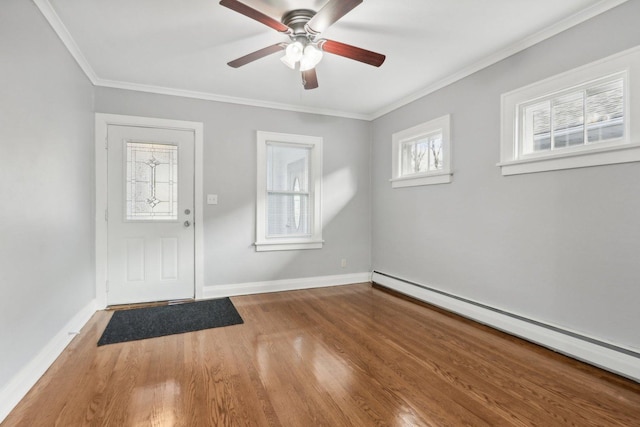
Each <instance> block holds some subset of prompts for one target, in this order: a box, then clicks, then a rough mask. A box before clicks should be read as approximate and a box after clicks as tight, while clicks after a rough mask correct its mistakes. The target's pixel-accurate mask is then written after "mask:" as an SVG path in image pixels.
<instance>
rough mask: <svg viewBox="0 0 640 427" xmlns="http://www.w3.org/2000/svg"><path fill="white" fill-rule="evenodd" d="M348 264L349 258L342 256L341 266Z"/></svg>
mask: <svg viewBox="0 0 640 427" xmlns="http://www.w3.org/2000/svg"><path fill="white" fill-rule="evenodd" d="M346 266H347V259H346V258H342V260H341V261H340V267H342V268H345V267H346Z"/></svg>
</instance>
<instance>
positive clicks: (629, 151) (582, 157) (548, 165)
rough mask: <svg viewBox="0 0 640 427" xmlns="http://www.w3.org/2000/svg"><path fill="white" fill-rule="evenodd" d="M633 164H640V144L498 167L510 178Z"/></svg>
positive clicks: (502, 164) (530, 160)
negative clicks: (564, 170) (555, 171)
mask: <svg viewBox="0 0 640 427" xmlns="http://www.w3.org/2000/svg"><path fill="white" fill-rule="evenodd" d="M631 162H640V144H631V145H623V146H615V147H610V148H606V149H599V150H596V149H593V150H588V151H587V150H585V151H579V152H574V153H572V154H571V155H567V156H560V155H559V156H549V157H545V158H534V159H526V160H514V161H511V162H501V163H498V164H497V166H499V167H500V168H501V170H502V175H504V176H508V175H519V174H525V173H535V172H545V171H554V170H561V169H575V168H585V167H590V166H601V165H614V164H619V163H631Z"/></svg>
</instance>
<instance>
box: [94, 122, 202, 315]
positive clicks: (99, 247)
mask: <svg viewBox="0 0 640 427" xmlns="http://www.w3.org/2000/svg"><path fill="white" fill-rule="evenodd" d="M109 125H120V126H137V127H149V128H162V129H174V130H186V131H191V132H193V134H194V141H195V147H194V149H195V150H194V154H195V155H194V158H195V164H194V174H195V182H194V195H193V196H194V203H195V205H194V208H195V211H194V217H193V225H194V233H195V236H194V237H195V248H194V250H195V252H194V254H195V256H194V258H195V265H194V268H195V270H194V271H195V275H194V276H195V277H194V280H195V283H194V286H195V289H194V295H195V298H196V299H202V296H203V289H204V232H203V228H204V227H203V225H204V220H203V218H204V215H203V214H204V206H203V201H204V199H203V197H204V191H203V170H202V154H203V141H204V138H203V129H204V126H203V124H202V123H201V122H187V121H182V120H168V119H157V118H150V117H139V116H123V115H118V114H103V113H96V123H95V162H96V164H95V167H96V218H95V220H96V236H95V237H96V248H95V250H96V253H95V262H96V302H97V304H98V307H99V308H105V307H106V306H107V277H108V276H107V271H108V270H107V267H108V264H107V219H106V212H107V206H108V205H107V194H108V193H107V189H108V184H107V182H108V181H107V150H106V148H107V128H108V126H109Z"/></svg>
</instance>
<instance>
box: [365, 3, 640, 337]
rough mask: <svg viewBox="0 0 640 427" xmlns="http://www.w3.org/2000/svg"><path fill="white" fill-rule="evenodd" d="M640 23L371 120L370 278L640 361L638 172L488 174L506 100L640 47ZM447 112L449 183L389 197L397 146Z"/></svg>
mask: <svg viewBox="0 0 640 427" xmlns="http://www.w3.org/2000/svg"><path fill="white" fill-rule="evenodd" d="M638 17H640V1H636V0H632V1H629V2H627V3H625V4H623V5H621V6H619V7H617V8H615V9H613V10H611V11H609V12H607V13H605V14H603V15H601V16H599V17H596V18H594V19H592V20H590V21H587V22H585V23H583V24H582V25H579V26H577V27H574V28H572V29H570V30H568V31H566V32H564V33H561V34H559V35H557V36H555V37H553V38H551V39H548V40H546V41H544V42H542V43H539V44H538V45H536V46H533V47H531V48H530V49H527V50H525V51H523V52H521V53H519V54H517V55H514V56H512V57H510V58H508V59H506V60H504V61H502V62H499V63H497V64H495V65H494V66H491V67H489V68H487V69H484V70H482V71H480V72H477V73H475V74H473V75H471V76H469V77H467V78H465V79H463V80H461V81H459V82H457V83H455V84H452V85H450V86H448V87H445V88H443V89H441V90H439V91H437V92H435V93H433V94H431V95H428V96H426V97H424V98H421V99H419V100H417V101H416V102H413V103H412V104H410V105H407V106H405V107H403V108H401V109H399V110H396V111H394V112H392V113H389V114H387V115H386V116H384V117H381V118H379V119H377V120H375V122H374V123H373V152H372V167H371V170H372V190H373V204H372V206H373V209H372V212H373V218H372V230H373V237H372V240H373V249H372V263H373V268H374V269H375V270H377V271H381V272H384V273H389V274H392V275H396V276H398V277H401V278H404V279H408V280H411V281H415V282H418V283H422V284H426V285H430V286H432V287H434V288H437V289H441V290H444V291H446V292H449V293H452V294H456V295H459V296H462V297H465V298H468V299H471V300H475V301H478V302H482V303H485V304H488V305H490V306H494V307H497V308H501V309H504V310H507V311H510V312H513V313H517V314H520V315H523V316H526V317H529V318H532V319H537V320H540V321H543V322H547V323H550V324H554V325H558V326H561V327H563V328H567V329H570V330H574V331H577V332H579V333H582V334H586V335H589V336H593V337H595V338H598V339H601V340H605V341H611V342H614V343H617V344H619V345H623V346H628V347H633V348H635V349H640V333H638V325H640V310H638V302H639V301H640V286H639V284H640V269H639V268H638V262H639V261H640V255H639V253H640V251H639V249H640V197H638V196H639V195H640V193H639V192H638V188H639V187H638V182H640V163H632V164H621V165H611V166H600V167H592V168H584V169H573V170H565V171H556V172H545V173H538V174H530V175H518V176H511V177H502V176H501V174H500V169H499V168H498V167H496V163H497V162H498V161H499V158H500V148H499V143H500V95H501V94H502V93H504V92H507V91H510V90H513V89H516V88H518V87H521V86H524V85H527V84H529V83H533V82H535V81H537V80H540V79H543V78H546V77H549V76H552V75H554V74H557V73H559V72H562V71H566V70H569V69H571V68H574V67H577V66H580V65H583V64H585V63H589V62H591V61H594V60H597V59H599V58H602V57H605V56H608V55H610V54H613V53H616V52H618V51H622V50H624V49H627V48H630V47H633V46H636V45H638V44H640V31H638V19H637V18H638ZM636 83H638V82H636ZM634 105H635V106H637V105H638V100H636V101H635V104H634ZM447 113H451V114H452V144H453V148H452V149H453V157H452V158H453V171H454V177H453V183H451V184H444V185H435V186H423V187H413V188H404V189H391V185H390V183H389V182H388V180H389V178H390V177H391V135H392V134H393V133H394V132H397V131H399V130H402V129H405V128H408V127H410V126H413V125H416V124H418V123H421V122H424V121H427V120H429V119H433V118H436V117H439V116H441V115H444V114H447ZM637 137H638V136H636V138H637ZM635 142H640V141H638V140H636V141H635Z"/></svg>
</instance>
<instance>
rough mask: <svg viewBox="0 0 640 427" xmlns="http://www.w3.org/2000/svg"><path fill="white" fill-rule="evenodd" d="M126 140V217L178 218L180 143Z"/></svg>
mask: <svg viewBox="0 0 640 427" xmlns="http://www.w3.org/2000/svg"><path fill="white" fill-rule="evenodd" d="M125 144H126V148H125V149H126V153H127V157H126V163H127V173H126V186H127V191H126V197H127V199H126V206H127V213H126V219H127V220H128V221H158V220H168V221H177V220H178V146H176V145H164V144H154V143H148V142H125Z"/></svg>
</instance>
